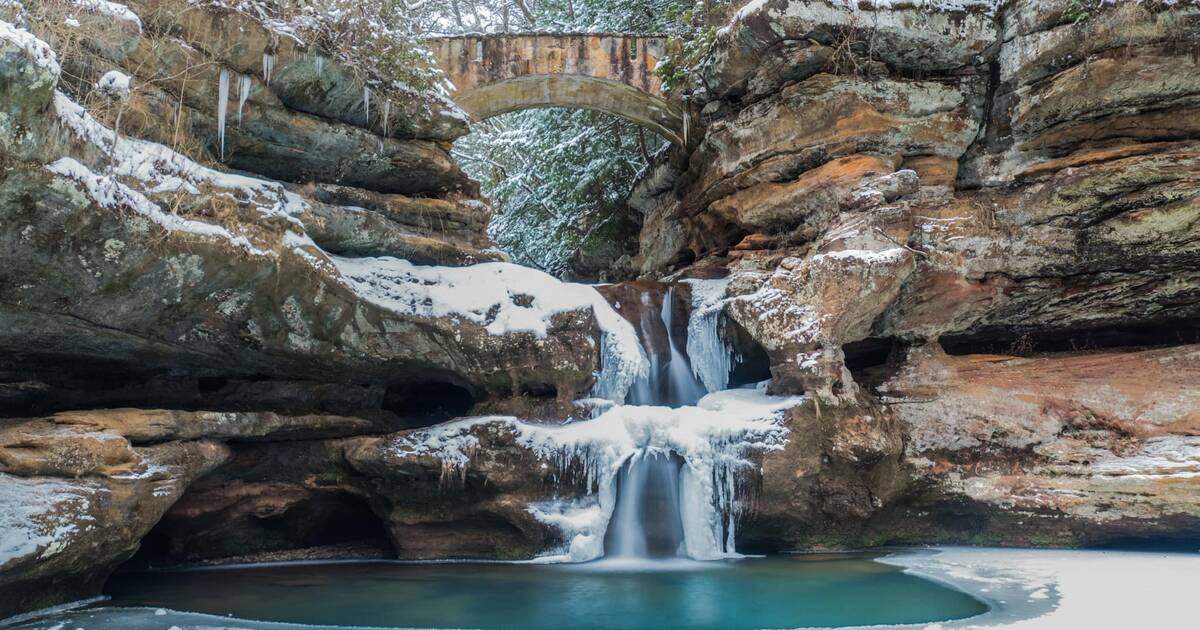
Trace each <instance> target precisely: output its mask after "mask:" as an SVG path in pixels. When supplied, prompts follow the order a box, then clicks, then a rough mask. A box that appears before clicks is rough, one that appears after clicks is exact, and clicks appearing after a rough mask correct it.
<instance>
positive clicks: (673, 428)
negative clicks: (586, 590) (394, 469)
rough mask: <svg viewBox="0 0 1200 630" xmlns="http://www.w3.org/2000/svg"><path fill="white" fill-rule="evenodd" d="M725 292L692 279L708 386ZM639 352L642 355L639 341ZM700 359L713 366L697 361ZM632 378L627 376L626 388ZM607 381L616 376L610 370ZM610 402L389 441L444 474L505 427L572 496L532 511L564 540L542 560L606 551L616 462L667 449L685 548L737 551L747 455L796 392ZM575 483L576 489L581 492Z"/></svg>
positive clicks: (771, 437) (719, 351)
mask: <svg viewBox="0 0 1200 630" xmlns="http://www.w3.org/2000/svg"><path fill="white" fill-rule="evenodd" d="M724 294H725V283H724V281H719V280H714V281H707V280H706V281H697V282H695V283H694V286H693V295H694V298H693V299H694V302H693V304H694V305H702V306H704V307H705V308H698V309H697V308H694V309H693V312H692V319H691V320H689V336H697V337H699V336H701V335H707V336H710V337H709V338H708V339H702V340H701V343H700V345H699V346H696V347H697V348H708V347H709V346H715V347H714V348H713V352H712V354H713V355H720V356H716V357H713V356H712V355H710V354H693V355H692V357H693V361H695V362H698V363H701V365H700V366H699V367H698V368H697V370H698V373H707V374H709V377H710V378H707V379H705V382H706V385H707V384H709V383H711V384H713V385H716V386H721V387H723V386H725V385H726V384H727V383H728V372H727V371H726V373H725V374H723V375H718V374H716V372H717V371H718V370H720V369H722V368H721V366H722V365H724V366H728V365H729V364H730V359H729V356H730V354H729V349H728V348H727V347H726V346H725V345H724V343H723V342H721V341H720V337H719V331H718V329H717V318H716V316H715V315H713V313H712V309H716V312H717V313H718V314H719V303H720V302H722V301H723V299H724ZM693 331H695V332H693ZM612 336H613V337H616V335H612ZM706 344H707V345H706ZM688 347H689V354H690V353H691V352H690V351H691V349H692V348H693V345H692V344H691V343H690V342H689V344H688ZM606 351H607V352H612V353H613V354H621V353H622V352H628V351H629V350H628V349H624V350H623V349H621V348H620V347H619V346H618V345H617V344H614V346H613V347H611V348H606ZM636 351H638V352H639V354H642V355H644V352H640V351H641V348H640V347H639V348H637V349H636ZM705 352H706V353H707V352H709V351H708V350H705ZM706 357H707V358H709V359H712V364H709V363H704V361H705V358H706ZM637 364H638V361H635V360H631V359H629V358H628V357H626V359H625V360H623V361H613V362H612V365H624V366H627V367H628V366H633V365H637ZM714 366H715V367H714ZM724 369H726V370H727V369H728V368H727V367H726V368H724ZM644 373H645V371H644V367H643V368H642V372H641V374H642V375H644ZM638 376H639V375H635V374H626V375H625V377H626V380H624V385H625V388H628V384H629V383H630V382H631V379H632V378H637V377H638ZM701 378H704V377H703V376H701ZM610 379H612V380H617V379H616V378H613V375H610ZM599 389H600V390H601V391H603V388H599ZM594 391H595V390H594ZM613 400H623V397H614V398H610V399H609V400H599V399H591V400H588V401H581V404H583V405H584V406H585V408H586V409H588V410H589V411H591V413H592V415H591V417H589V418H587V419H584V420H578V421H575V422H570V423H567V424H542V423H532V422H525V421H522V420H520V419H517V418H512V417H507V416H491V417H480V418H465V419H463V420H459V421H456V422H452V423H448V424H444V425H440V426H437V427H432V428H430V429H426V430H423V431H419V432H416V433H414V434H410V435H408V436H406V437H404V438H402V439H401V440H399V441H398V442H397V443H396V444H395V448H396V449H397V450H398V451H400V452H403V453H404V454H423V455H433V456H436V457H439V458H440V459H441V461H442V462H443V466H444V467H445V468H444V470H443V473H444V474H450V473H452V472H460V471H461V470H462V469H463V468H464V467H465V466H467V465H468V464H469V462H470V459H471V455H472V453H473V450H474V449H475V448H477V447H478V445H479V442H478V439H476V438H475V434H476V432H477V431H479V430H481V429H482V427H483V425H492V426H502V427H506V428H507V429H509V430H511V431H512V432H513V433H514V434H515V435H516V439H517V441H518V443H519V444H521V445H522V446H524V447H525V448H527V449H529V450H530V451H531V452H532V453H533V454H534V455H535V456H536V457H537V458H538V459H539V460H540V461H541V462H543V463H544V464H545V465H546V466H548V467H549V470H550V476H551V477H552V480H553V481H554V483H555V484H556V485H557V487H558V488H559V490H560V492H561V493H562V494H563V495H564V496H565V497H570V498H564V499H561V500H554V501H548V502H544V503H538V504H534V505H531V506H530V508H529V510H530V512H531V513H532V514H533V516H534V517H535V518H537V519H538V520H539V521H541V522H543V523H545V524H547V525H550V526H552V527H555V528H557V529H558V530H559V531H560V532H561V533H562V536H563V539H564V540H565V541H566V544H565V546H564V548H563V549H561V550H560V551H559V552H558V553H555V554H553V555H550V556H546V557H543V558H541V560H542V561H545V562H583V561H587V560H592V559H596V558H599V557H601V556H603V555H604V553H605V549H604V539H605V533H606V531H607V529H608V527H609V523H610V520H611V519H612V515H613V512H614V508H615V506H616V503H617V483H618V478H619V474H620V471H621V467H622V466H623V465H625V464H626V462H629V461H630V460H631V459H632V458H637V457H649V456H668V455H670V454H672V453H674V454H675V455H678V456H679V457H680V458H682V460H683V465H682V467H681V468H680V471H679V509H680V520H681V523H682V525H683V537H684V548H685V551H686V554H687V555H688V556H690V557H691V558H693V559H697V560H711V559H718V558H725V557H731V556H736V555H737V552H736V548H735V546H734V539H735V536H736V523H737V520H738V517H739V516H740V514H741V513H742V511H743V509H744V507H745V501H744V497H745V490H746V488H745V487H744V486H745V484H746V483H747V482H748V480H750V479H752V474H750V473H752V472H753V470H754V467H755V464H754V463H753V461H752V459H751V456H752V454H754V453H759V452H763V451H768V450H775V449H781V448H783V446H784V444H785V443H786V439H787V429H786V427H785V426H784V423H783V422H782V421H781V419H782V415H783V412H784V410H786V409H788V408H790V407H793V406H795V405H797V404H799V403H800V402H801V400H802V397H799V396H790V397H785V396H770V395H768V394H767V393H766V387H765V383H762V384H759V385H758V386H757V387H753V388H742V389H728V390H722V391H714V392H712V393H709V394H708V395H706V396H704V397H703V398H701V399H700V401H699V402H697V403H696V404H695V405H692V406H684V407H679V408H671V407H664V406H641V405H623V404H617V403H614V402H612V401H613ZM580 489H583V490H584V494H583V496H578V492H579V490H580Z"/></svg>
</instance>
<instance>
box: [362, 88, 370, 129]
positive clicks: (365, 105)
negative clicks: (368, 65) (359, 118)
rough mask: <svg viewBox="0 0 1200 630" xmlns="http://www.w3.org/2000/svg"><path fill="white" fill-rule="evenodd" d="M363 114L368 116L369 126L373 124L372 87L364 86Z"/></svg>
mask: <svg viewBox="0 0 1200 630" xmlns="http://www.w3.org/2000/svg"><path fill="white" fill-rule="evenodd" d="M363 114H364V115H365V116H366V117H367V126H368V127H370V126H371V88H370V87H367V86H366V85H364V86H363Z"/></svg>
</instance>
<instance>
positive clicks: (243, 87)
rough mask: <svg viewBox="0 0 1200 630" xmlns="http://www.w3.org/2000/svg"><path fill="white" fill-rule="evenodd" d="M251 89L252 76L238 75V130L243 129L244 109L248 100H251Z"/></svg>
mask: <svg viewBox="0 0 1200 630" xmlns="http://www.w3.org/2000/svg"><path fill="white" fill-rule="evenodd" d="M251 87H253V83H252V82H251V81H250V75H248V74H242V75H238V129H241V127H242V109H243V108H244V107H246V99H248V98H250V88H251Z"/></svg>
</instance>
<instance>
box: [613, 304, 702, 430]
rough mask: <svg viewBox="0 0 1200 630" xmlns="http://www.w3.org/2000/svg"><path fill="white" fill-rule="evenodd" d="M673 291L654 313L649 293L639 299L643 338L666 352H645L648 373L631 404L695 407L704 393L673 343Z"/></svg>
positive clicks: (689, 366) (631, 398)
mask: <svg viewBox="0 0 1200 630" xmlns="http://www.w3.org/2000/svg"><path fill="white" fill-rule="evenodd" d="M674 291H675V290H674V288H673V287H672V288H668V289H667V291H666V294H665V295H664V296H663V301H662V305H661V307H660V308H659V309H658V310H657V312H655V310H654V309H653V308H652V307H653V295H652V294H651V293H650V292H649V291H644V292H642V294H641V296H640V298H641V302H642V310H641V317H640V321H639V328H640V330H641V333H642V338H643V339H645V340H646V342H647V343H650V344H652V345H654V346H657V345H661V344H665V346H666V352H665V353H659V352H655V351H653V349H651V351H650V352H647V354H648V355H649V359H650V371H649V373H648V374H647V375H646V377H645V378H643V379H641V380H639V381H638V382H637V383H635V384H634V388H633V391H632V392H631V397H630V400H631V402H633V403H634V404H637V405H666V406H670V407H679V406H681V405H694V404H696V401H698V400H700V398H701V397H702V396H704V394H705V393H706V392H705V390H704V386H703V385H702V384H701V383H700V382H698V381H697V380H696V378H695V376H694V375H693V373H692V368H691V364H690V363H689V362H688V358H687V356H685V355H684V354H683V353H682V352H680V351H679V347H678V345H677V344H676V342H675V333H674V331H673V330H672V329H673V328H674V326H673V323H674V316H673V310H674V309H673V308H672V307H673V305H674V297H675V293H674ZM664 355H665V356H664ZM664 358H665V360H664Z"/></svg>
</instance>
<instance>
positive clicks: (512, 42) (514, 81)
mask: <svg viewBox="0 0 1200 630" xmlns="http://www.w3.org/2000/svg"><path fill="white" fill-rule="evenodd" d="M428 43H429V46H430V48H431V49H432V51H433V54H434V56H435V58H436V59H437V62H438V65H439V66H440V67H441V69H442V71H443V72H444V73H445V74H446V77H447V78H448V79H449V80H450V82H451V83H453V84H454V87H455V92H454V94H453V97H452V98H453V99H454V101H455V102H456V103H458V105H459V106H460V107H462V108H463V109H464V110H465V111H466V112H467V113H468V114H470V115H471V117H472V118H474V119H475V120H485V119H487V118H490V117H492V116H497V115H499V114H504V113H507V112H512V111H517V110H521V109H531V108H534V107H578V108H585V109H594V110H600V111H604V112H608V113H610V114H615V115H618V116H622V117H624V118H627V119H629V120H631V121H633V122H635V123H637V124H640V125H642V126H644V127H647V128H649V129H651V130H653V131H655V132H657V133H659V134H660V135H662V136H663V137H665V138H667V139H668V140H670V141H671V142H674V143H677V144H682V142H683V136H684V120H683V114H682V112H681V109H680V107H679V106H678V105H677V104H676V103H673V102H671V101H670V100H669V99H668V98H667V97H666V96H665V95H664V94H663V91H662V81H661V80H660V79H659V77H658V75H656V74H654V68H655V66H656V65H657V64H658V60H659V59H661V58H662V56H663V55H664V54H665V48H666V38H665V37H663V36H657V35H623V34H614V33H522V34H496V35H461V36H456V37H443V38H436V39H430V40H428Z"/></svg>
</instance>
